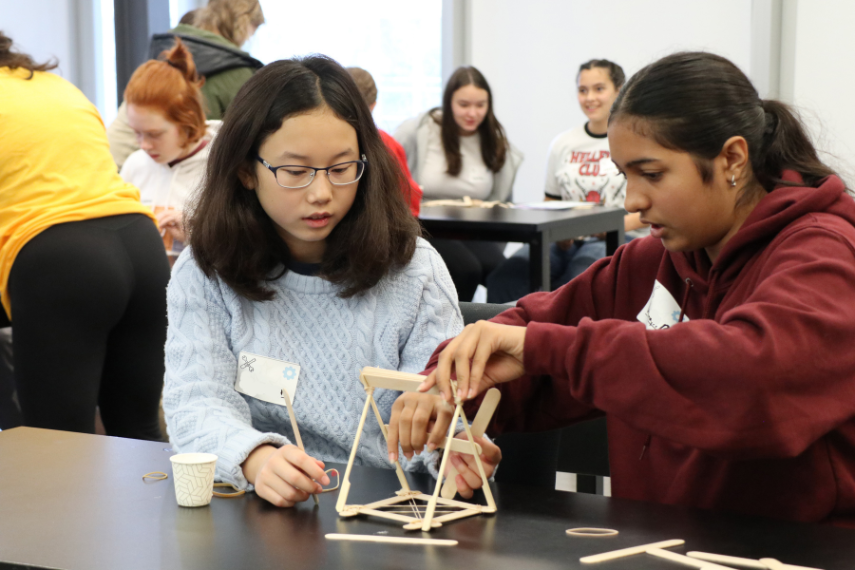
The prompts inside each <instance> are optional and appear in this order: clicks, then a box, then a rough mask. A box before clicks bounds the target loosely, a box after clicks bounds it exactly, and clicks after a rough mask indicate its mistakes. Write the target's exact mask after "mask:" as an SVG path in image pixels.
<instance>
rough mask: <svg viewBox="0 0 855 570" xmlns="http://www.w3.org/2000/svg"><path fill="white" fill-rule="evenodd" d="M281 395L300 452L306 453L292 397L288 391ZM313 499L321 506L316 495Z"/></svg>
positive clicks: (281, 392)
mask: <svg viewBox="0 0 855 570" xmlns="http://www.w3.org/2000/svg"><path fill="white" fill-rule="evenodd" d="M279 393H280V394H282V398H283V399H284V400H285V406H286V407H287V408H288V418H289V419H290V420H291V429H292V430H294V438H295V439H296V440H297V447H299V448H300V451H302V452H303V453H305V452H306V448H305V447H303V439H302V438H301V437H300V428H298V427H297V416H296V415H294V408H293V406H291V396H289V395H288V390H280V392H279ZM312 498H313V499H314V500H315V505H320V504H321V502H320V501H319V500H318V496H317V495H316V494H314V493H312Z"/></svg>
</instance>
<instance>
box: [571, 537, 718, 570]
mask: <svg viewBox="0 0 855 570" xmlns="http://www.w3.org/2000/svg"><path fill="white" fill-rule="evenodd" d="M681 544H686V541H685V540H683V539H681V538H673V539H671V540H663V541H661V542H653V543H650V544H642V545H640V546H632V547H630V548H622V549H620V550H612V551H610V552H603V553H602V554H594V555H592V556H585V557H583V558H580V559H579V562H581V563H582V564H594V563H597V562H605V561H607V560H614V559H615V558H623V557H624V556H632V555H634V554H643V553H645V552H647V550H648V549H649V548H671V547H672V546H680V545H681ZM731 570H732V569H731Z"/></svg>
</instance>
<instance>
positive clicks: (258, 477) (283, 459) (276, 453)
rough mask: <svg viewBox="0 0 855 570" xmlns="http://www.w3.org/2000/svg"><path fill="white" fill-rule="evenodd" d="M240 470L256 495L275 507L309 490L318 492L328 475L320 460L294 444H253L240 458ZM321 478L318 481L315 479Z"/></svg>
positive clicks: (304, 496)
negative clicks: (279, 445) (243, 457)
mask: <svg viewBox="0 0 855 570" xmlns="http://www.w3.org/2000/svg"><path fill="white" fill-rule="evenodd" d="M242 467H243V473H244V476H246V478H247V480H249V481H251V482H252V484H253V485H255V492H256V494H258V496H259V497H261V498H262V499H265V500H266V501H268V502H270V503H272V504H274V505H276V506H277V507H293V506H294V505H295V504H297V503H300V502H303V501H305V500H306V499H308V498H309V495H310V494H312V493H320V492H321V491H322V490H323V487H322V486H321V484H323V485H329V484H330V479H329V477H327V475H326V474H325V473H324V463H323V461H318V460H317V459H313V458H312V457H309V456H308V455H306V453H305V452H304V451H301V450H300V448H299V447H297V446H296V445H285V446H282V447H280V448H278V449H277V448H275V447H273V446H272V445H260V446H258V447H256V448H255V449H254V450H253V451H252V453H250V454H249V457H247V458H246V461H244V462H243V465H242ZM317 481H320V483H321V484H319V483H317Z"/></svg>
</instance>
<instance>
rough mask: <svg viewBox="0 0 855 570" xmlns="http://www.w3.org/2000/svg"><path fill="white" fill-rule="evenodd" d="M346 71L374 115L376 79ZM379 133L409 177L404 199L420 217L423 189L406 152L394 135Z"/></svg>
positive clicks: (354, 70)
mask: <svg viewBox="0 0 855 570" xmlns="http://www.w3.org/2000/svg"><path fill="white" fill-rule="evenodd" d="M345 69H347V71H348V73H350V76H351V77H353V80H354V81H355V82H356V86H357V87H358V88H359V92H360V93H362V97H363V99H365V103H367V104H368V108H369V109H370V110H371V112H372V113H373V112H374V107H376V106H377V84H376V83H375V82H374V78H373V77H372V76H371V74H370V73H368V72H367V71H365V70H364V69H362V68H361V67H347V68H345ZM377 131H378V132H379V133H380V138H381V139H383V143H384V144H385V145H386V148H387V149H389V152H390V153H392V156H393V157H395V160H397V161H398V165H399V166H400V167H401V170H403V171H404V174H405V175H406V177H407V182H408V186H407V187H406V188H402V190H403V191H404V197H405V199H406V200H407V203H408V204H409V206H410V211H411V212H412V213H413V215H414V216H418V215H419V207H420V206H421V201H422V189H421V188H420V187H419V185H418V184H416V181H415V180H413V177H412V175H411V174H410V168H409V166H407V153H406V152H405V151H404V147H402V146H401V145H400V144H399V143H398V141H396V140H395V139H394V138H393V137H392V135H390V134H389V133H387V132H386V131H384V130H383V129H377Z"/></svg>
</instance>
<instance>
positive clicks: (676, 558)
mask: <svg viewBox="0 0 855 570" xmlns="http://www.w3.org/2000/svg"><path fill="white" fill-rule="evenodd" d="M647 554H652V555H653V556H658V557H659V558H664V559H665V560H670V561H671V562H677V563H678V564H683V565H684V566H692V567H693V568H701V569H702V570H733V568H731V567H730V566H719V565H718V564H715V563H713V562H707V561H705V560H698V559H697V558H689V557H688V556H684V555H682V554H677V553H676V552H671V551H670V550H662V549H661V548H650V549H648V550H647Z"/></svg>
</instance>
